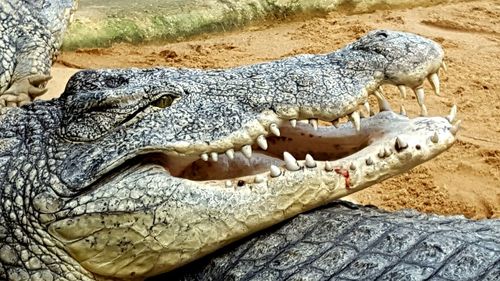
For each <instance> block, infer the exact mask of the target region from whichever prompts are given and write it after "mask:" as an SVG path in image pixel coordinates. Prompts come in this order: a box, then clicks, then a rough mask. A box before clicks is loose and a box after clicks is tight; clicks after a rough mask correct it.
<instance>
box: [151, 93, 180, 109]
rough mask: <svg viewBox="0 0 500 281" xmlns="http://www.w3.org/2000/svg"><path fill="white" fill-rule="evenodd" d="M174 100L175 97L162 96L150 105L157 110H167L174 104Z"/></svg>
mask: <svg viewBox="0 0 500 281" xmlns="http://www.w3.org/2000/svg"><path fill="white" fill-rule="evenodd" d="M174 98H175V97H173V96H170V95H166V96H162V97H161V98H159V99H157V100H155V101H154V102H152V103H151V105H152V106H154V107H158V108H167V107H169V106H171V105H172V103H173V102H174Z"/></svg>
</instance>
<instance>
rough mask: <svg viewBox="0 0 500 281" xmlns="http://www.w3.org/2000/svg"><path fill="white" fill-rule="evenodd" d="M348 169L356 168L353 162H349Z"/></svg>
mask: <svg viewBox="0 0 500 281" xmlns="http://www.w3.org/2000/svg"><path fill="white" fill-rule="evenodd" d="M349 169H351V170H353V171H354V170H356V165H354V163H351V165H350V166H349Z"/></svg>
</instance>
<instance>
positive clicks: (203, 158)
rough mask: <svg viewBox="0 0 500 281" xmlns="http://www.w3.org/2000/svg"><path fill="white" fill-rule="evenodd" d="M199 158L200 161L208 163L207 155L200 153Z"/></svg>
mask: <svg viewBox="0 0 500 281" xmlns="http://www.w3.org/2000/svg"><path fill="white" fill-rule="evenodd" d="M200 157H201V160H203V161H208V154H206V153H202V154H201V156H200Z"/></svg>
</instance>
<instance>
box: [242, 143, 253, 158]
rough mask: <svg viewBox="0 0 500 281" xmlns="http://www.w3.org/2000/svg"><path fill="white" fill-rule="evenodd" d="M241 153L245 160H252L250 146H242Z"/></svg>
mask: <svg viewBox="0 0 500 281" xmlns="http://www.w3.org/2000/svg"><path fill="white" fill-rule="evenodd" d="M241 152H242V153H243V155H245V157H246V158H248V159H250V158H252V146H250V145H249V144H247V145H244V146H243V147H242V148H241Z"/></svg>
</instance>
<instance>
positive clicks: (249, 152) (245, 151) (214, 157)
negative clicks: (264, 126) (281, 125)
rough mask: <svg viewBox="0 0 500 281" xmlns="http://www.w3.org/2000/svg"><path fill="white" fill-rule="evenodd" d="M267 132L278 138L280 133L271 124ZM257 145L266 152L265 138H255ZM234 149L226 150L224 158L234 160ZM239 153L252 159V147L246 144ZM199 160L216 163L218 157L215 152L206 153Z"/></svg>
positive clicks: (276, 126) (261, 136)
mask: <svg viewBox="0 0 500 281" xmlns="http://www.w3.org/2000/svg"><path fill="white" fill-rule="evenodd" d="M269 131H270V132H271V133H272V134H273V135H276V136H278V137H279V136H280V135H281V133H280V130H279V129H278V125H276V124H274V123H273V124H271V125H270V126H269ZM257 145H258V146H259V147H260V148H262V149H263V150H267V148H268V147H269V145H268V143H267V140H266V137H265V136H264V135H260V136H258V137H257ZM234 153H235V152H234V149H233V148H230V149H228V150H226V152H225V153H224V154H226V156H227V157H228V158H229V159H231V160H233V159H234ZM241 153H242V154H243V155H245V157H247V158H248V159H250V158H252V145H250V144H247V145H244V146H242V147H241ZM200 158H201V159H202V160H203V161H208V160H209V159H210V160H212V161H214V162H217V161H218V160H219V155H218V153H217V152H209V153H208V152H207V153H202V154H201V155H200Z"/></svg>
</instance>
